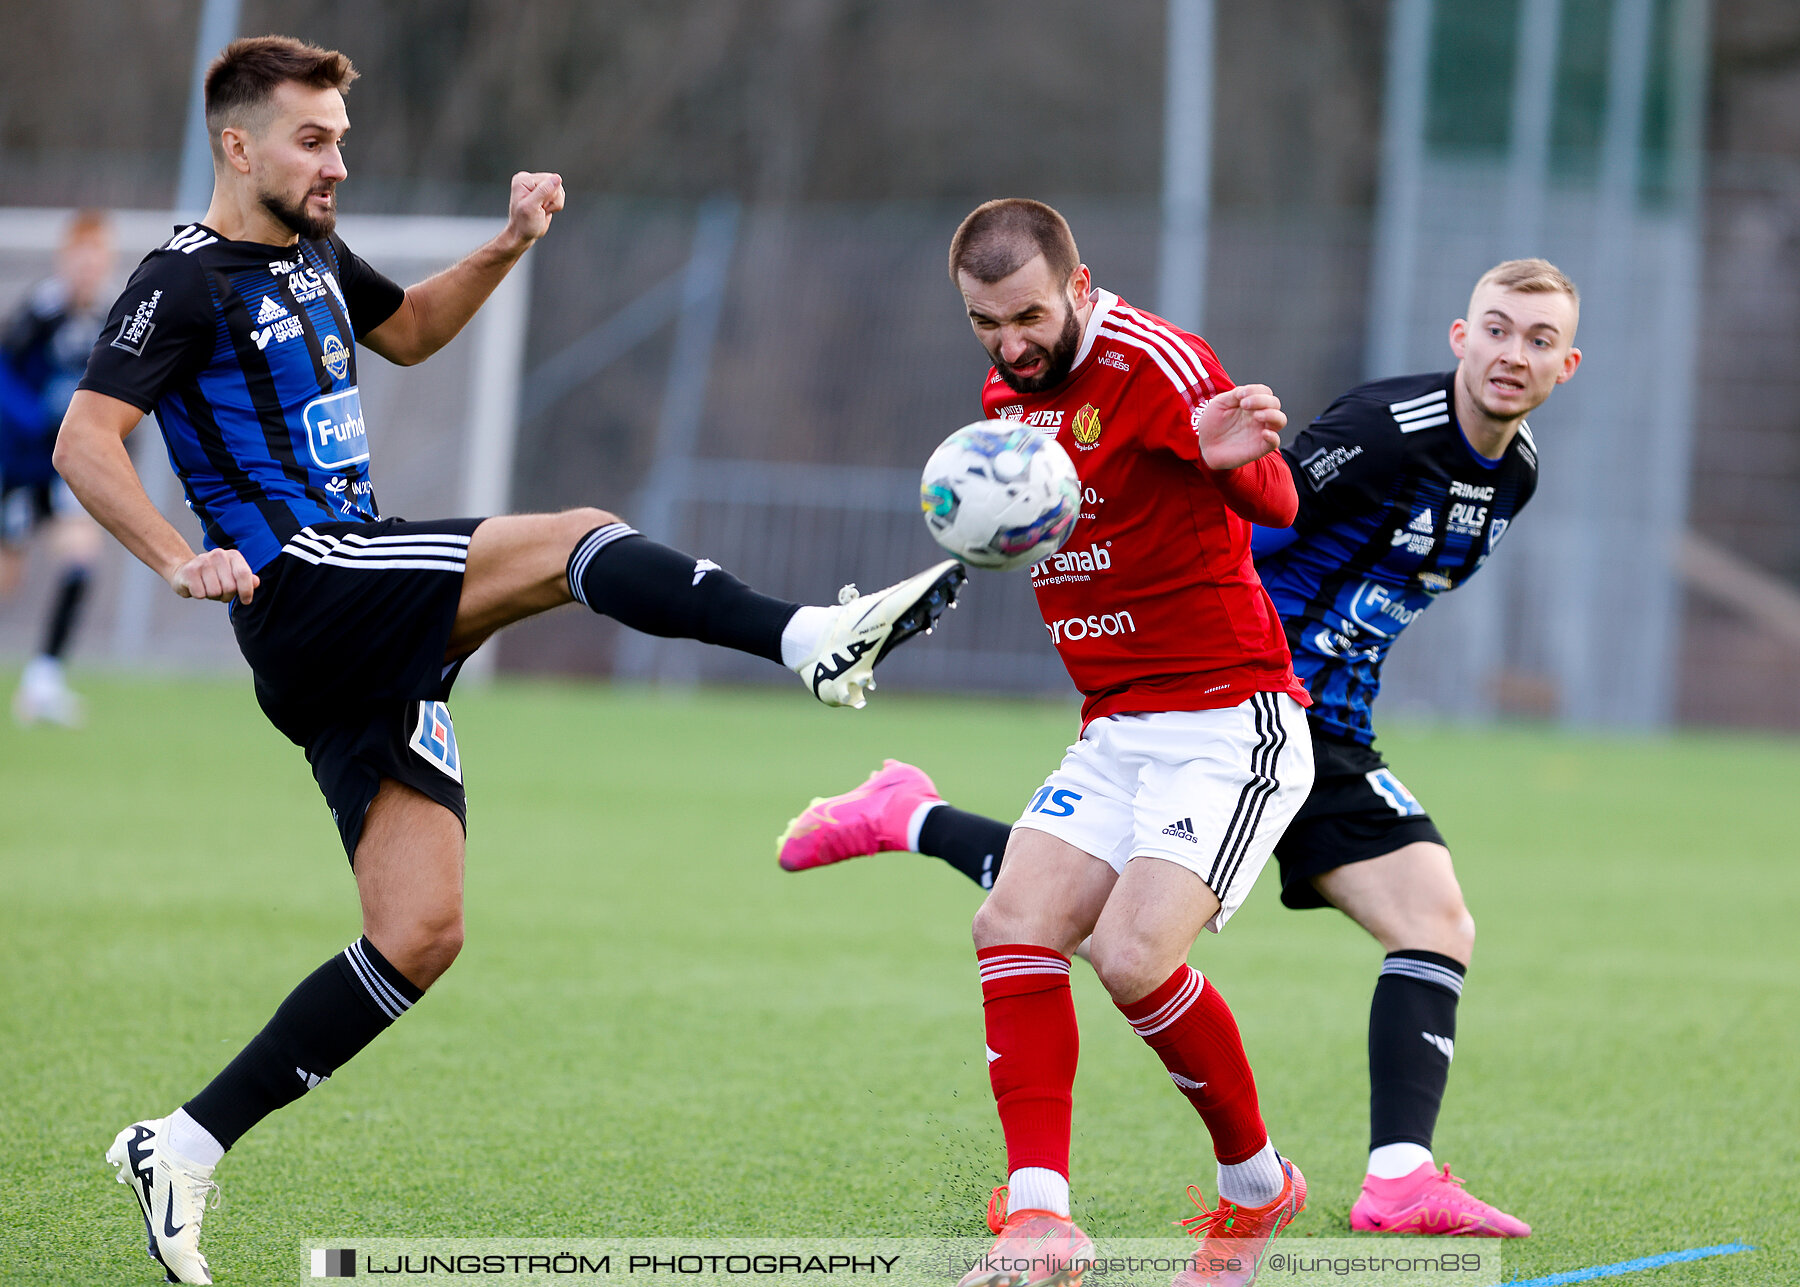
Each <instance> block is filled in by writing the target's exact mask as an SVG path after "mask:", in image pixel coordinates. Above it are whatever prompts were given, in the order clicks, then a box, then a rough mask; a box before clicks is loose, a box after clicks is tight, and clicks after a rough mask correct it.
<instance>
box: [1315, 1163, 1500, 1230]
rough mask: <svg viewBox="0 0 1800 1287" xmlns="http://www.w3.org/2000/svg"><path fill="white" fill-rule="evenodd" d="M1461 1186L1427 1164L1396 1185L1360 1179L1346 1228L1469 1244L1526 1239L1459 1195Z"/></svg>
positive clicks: (1496, 1214) (1493, 1212) (1493, 1210)
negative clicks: (1451, 1237)
mask: <svg viewBox="0 0 1800 1287" xmlns="http://www.w3.org/2000/svg"><path fill="white" fill-rule="evenodd" d="M1462 1184H1463V1182H1462V1181H1461V1180H1459V1179H1457V1178H1456V1177H1455V1176H1454V1175H1452V1174H1450V1168H1449V1167H1448V1166H1446V1167H1445V1168H1444V1169H1443V1170H1442V1171H1438V1170H1435V1169H1433V1164H1432V1163H1430V1162H1421V1163H1419V1168H1418V1169H1417V1170H1416V1171H1413V1172H1411V1173H1410V1174H1407V1175H1403V1176H1401V1177H1400V1178H1399V1179H1397V1180H1378V1179H1376V1178H1375V1177H1374V1176H1372V1175H1365V1176H1364V1177H1363V1185H1362V1196H1361V1197H1359V1198H1357V1199H1356V1205H1355V1206H1353V1207H1351V1208H1350V1227H1351V1228H1352V1229H1356V1230H1358V1231H1360V1232H1363V1233H1425V1234H1439V1235H1446V1234H1454V1235H1460V1236H1462V1237H1475V1238H1528V1237H1530V1236H1531V1226H1530V1225H1528V1224H1526V1223H1525V1222H1524V1221H1523V1220H1520V1219H1519V1218H1517V1217H1516V1216H1509V1215H1507V1214H1506V1212H1504V1211H1502V1210H1500V1208H1499V1207H1494V1206H1489V1205H1488V1204H1487V1203H1485V1202H1483V1201H1482V1200H1481V1199H1480V1198H1476V1197H1471V1196H1470V1195H1469V1194H1467V1193H1465V1192H1464V1191H1463V1186H1462Z"/></svg>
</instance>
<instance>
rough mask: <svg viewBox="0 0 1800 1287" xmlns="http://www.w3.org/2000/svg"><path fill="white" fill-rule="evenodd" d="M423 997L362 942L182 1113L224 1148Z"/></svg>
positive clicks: (310, 979) (293, 999) (330, 964)
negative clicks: (203, 1128)
mask: <svg viewBox="0 0 1800 1287" xmlns="http://www.w3.org/2000/svg"><path fill="white" fill-rule="evenodd" d="M423 995H424V994H423V993H422V992H420V991H419V989H418V988H416V987H414V986H413V985H412V984H411V983H409V982H408V981H407V979H406V976H405V975H403V974H401V973H400V971H398V970H396V969H395V968H394V967H393V966H391V965H389V964H388V963H387V961H386V960H385V959H384V958H383V957H382V955H381V953H380V952H378V951H376V950H375V945H374V944H373V943H371V942H369V940H368V939H366V938H359V939H357V940H356V942H354V943H352V944H351V945H350V946H349V947H347V948H345V949H344V950H343V951H342V952H340V953H338V955H336V956H334V957H332V958H331V959H330V960H329V961H327V962H325V964H323V965H321V966H320V967H319V968H318V969H316V970H314V971H313V972H312V973H311V974H310V975H308V976H307V978H306V979H305V981H304V982H302V983H301V984H300V986H299V987H297V988H295V989H294V990H293V991H292V992H290V993H288V996H287V1000H285V1001H283V1002H282V1003H281V1005H280V1006H279V1007H278V1008H277V1009H276V1011H275V1017H274V1018H272V1019H270V1020H269V1022H268V1026H267V1027H265V1028H264V1029H263V1030H262V1031H261V1032H259V1033H257V1034H256V1036H255V1037H253V1038H251V1040H250V1044H249V1045H247V1046H245V1047H244V1049H243V1050H242V1051H241V1052H239V1054H238V1057H237V1058H236V1059H233V1060H232V1061H231V1062H230V1063H229V1064H227V1065H226V1066H225V1070H224V1071H223V1072H221V1073H220V1074H219V1075H218V1076H217V1077H214V1078H213V1079H212V1081H211V1082H210V1083H209V1084H208V1085H207V1087H206V1089H205V1090H203V1091H201V1092H200V1093H199V1094H198V1095H195V1096H194V1097H193V1098H192V1099H190V1100H189V1101H188V1102H187V1103H186V1104H185V1105H183V1107H185V1108H186V1109H187V1111H188V1115H189V1116H190V1117H192V1118H193V1119H194V1120H195V1121H196V1122H198V1123H199V1124H200V1125H201V1126H203V1127H205V1128H206V1129H207V1130H208V1131H209V1132H211V1133H212V1136H213V1138H215V1139H217V1140H218V1141H219V1143H220V1144H221V1145H223V1146H224V1147H225V1148H230V1147H231V1146H232V1145H233V1144H235V1143H237V1142H238V1139H239V1138H240V1137H241V1136H242V1135H243V1134H244V1132H245V1131H247V1130H249V1129H250V1128H251V1127H252V1126H254V1125H256V1124H257V1123H258V1122H260V1121H261V1120H262V1119H263V1118H265V1117H267V1116H268V1115H269V1114H270V1113H272V1112H274V1111H275V1110H276V1109H278V1108H283V1107H285V1106H286V1105H288V1104H291V1103H293V1102H294V1101H295V1100H296V1099H299V1098H300V1096H302V1095H304V1094H305V1093H306V1092H307V1091H309V1090H311V1089H312V1088H313V1087H314V1086H317V1085H318V1084H319V1083H320V1082H322V1081H324V1080H325V1079H326V1078H327V1077H329V1076H331V1074H332V1073H334V1072H336V1071H337V1070H338V1069H339V1068H342V1067H343V1066H344V1065H345V1064H346V1063H348V1062H350V1060H351V1058H352V1057H353V1056H355V1054H356V1053H357V1052H358V1051H360V1050H361V1049H362V1048H363V1047H364V1046H366V1045H368V1044H369V1043H370V1042H371V1041H373V1040H375V1038H376V1037H379V1036H380V1035H381V1034H382V1033H383V1032H385V1031H386V1030H387V1028H388V1025H390V1024H391V1023H393V1022H394V1020H396V1019H398V1018H399V1017H400V1016H401V1015H403V1014H405V1013H406V1012H407V1010H408V1009H410V1008H411V1007H412V1004H413V1003H414V1002H415V1001H417V1000H418V999H419V998H420V997H421V996H423Z"/></svg>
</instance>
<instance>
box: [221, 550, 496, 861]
mask: <svg viewBox="0 0 1800 1287" xmlns="http://www.w3.org/2000/svg"><path fill="white" fill-rule="evenodd" d="M481 522H482V520H481V519H478V518H452V519H439V520H435V521H428V522H420V523H409V522H407V521H406V520H405V519H398V518H389V519H382V520H380V521H378V522H373V523H315V524H314V525H313V526H311V527H308V528H305V529H304V530H302V531H301V532H299V533H297V534H296V535H295V536H294V537H292V538H291V539H290V540H289V541H288V542H287V544H286V545H284V546H283V547H282V551H281V554H280V555H278V556H277V557H276V558H275V559H274V560H273V561H272V562H270V563H269V564H267V565H266V566H265V567H264V568H263V569H262V570H261V572H259V573H258V576H259V577H260V578H261V583H260V584H259V585H258V586H257V589H256V593H255V595H254V597H253V598H252V599H251V601H250V602H249V603H248V604H242V603H236V602H234V603H233V604H232V609H231V624H232V628H233V629H234V630H235V631H236V632H237V641H238V649H239V650H240V651H241V652H242V653H243V654H244V659H245V660H246V661H248V662H249V663H250V669H251V670H252V671H253V672H254V674H255V676H256V700H257V702H258V704H259V705H261V707H262V709H263V713H264V714H265V715H267V716H268V717H269V722H270V723H272V724H274V725H275V727H276V728H278V729H280V730H281V731H282V732H283V733H284V734H286V735H287V737H288V739H289V740H290V741H292V742H293V743H294V744H295V745H297V746H300V747H302V748H304V749H305V751H306V759H307V762H308V763H309V764H311V765H312V771H313V778H314V779H315V780H316V781H317V782H318V784H319V790H320V791H322V792H323V793H324V795H325V802H326V804H328V805H329V806H330V807H331V816H332V819H333V821H335V822H336V823H337V827H338V834H339V835H340V836H341V837H342V839H343V842H344V853H345V855H346V856H348V857H349V858H350V860H351V862H352V864H354V863H355V861H356V846H357V842H358V841H359V840H360V839H361V838H362V825H363V815H364V814H365V813H367V812H368V808H369V804H370V802H372V801H373V800H374V799H375V793H376V791H377V790H378V789H379V788H380V786H381V780H382V779H383V778H393V779H394V780H395V781H398V782H401V783H403V784H404V785H406V786H409V787H412V788H413V789H414V790H417V791H420V792H422V793H423V794H425V795H426V796H428V797H430V798H431V799H433V800H435V801H437V802H438V803H439V804H441V805H443V806H444V807H445V808H446V809H449V810H450V811H451V812H452V813H454V814H455V815H456V817H457V821H459V822H463V823H465V825H466V822H467V817H468V810H467V805H466V802H465V800H464V795H463V780H462V758H461V756H460V755H459V753H458V750H457V745H456V730H455V728H454V726H453V725H452V724H451V722H450V712H449V710H448V708H446V707H445V705H444V702H445V699H447V698H448V697H449V695H450V687H451V685H452V684H453V683H455V682H456V672H457V670H458V669H459V668H460V667H461V665H462V660H463V659H462V658H458V659H456V660H455V661H454V662H451V663H446V662H445V660H444V650H445V648H446V647H447V646H448V645H449V641H450V631H451V627H452V626H453V625H454V624H455V621H456V608H457V603H458V602H459V600H460V599H461V597H462V582H463V567H464V564H465V562H466V560H467V557H468V548H469V537H470V536H471V535H472V534H473V533H474V531H475V529H476V528H477V527H478V526H480V524H481Z"/></svg>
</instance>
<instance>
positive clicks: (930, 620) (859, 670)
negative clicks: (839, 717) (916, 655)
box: [794, 559, 969, 709]
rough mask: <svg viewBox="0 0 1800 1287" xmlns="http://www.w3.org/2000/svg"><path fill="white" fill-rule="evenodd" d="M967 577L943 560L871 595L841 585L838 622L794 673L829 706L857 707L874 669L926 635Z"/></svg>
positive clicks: (872, 683)
mask: <svg viewBox="0 0 1800 1287" xmlns="http://www.w3.org/2000/svg"><path fill="white" fill-rule="evenodd" d="M968 575H969V574H968V572H967V570H966V569H964V567H963V565H962V564H961V563H958V562H957V561H956V560H955V559H945V560H944V561H943V562H942V563H939V564H937V565H935V566H933V567H929V568H926V569H925V570H924V571H923V572H921V573H919V574H918V575H917V576H910V577H908V578H906V580H904V581H901V582H899V583H897V584H895V585H890V586H889V587H888V588H887V589H885V590H877V591H875V592H874V593H873V594H860V595H859V594H858V593H857V592H856V587H855V586H854V585H847V586H845V587H844V588H843V591H842V592H841V593H840V594H839V595H838V605H839V606H838V609H837V617H836V619H835V620H833V621H832V623H831V626H830V627H829V628H828V629H827V630H826V631H825V634H824V636H823V637H822V638H821V640H820V641H819V646H818V648H817V649H816V650H815V651H813V652H812V653H811V654H810V655H809V656H807V657H806V659H805V660H803V661H801V662H800V664H799V665H797V666H795V667H794V673H796V674H797V675H799V676H800V680H801V682H802V683H804V684H805V685H806V686H807V687H808V688H810V689H812V692H813V696H814V697H817V698H818V699H819V700H820V701H822V702H824V703H825V704H826V705H827V706H854V707H856V708H858V709H861V707H862V706H863V704H864V701H865V700H866V699H865V697H864V694H865V693H866V692H867V691H868V690H871V689H873V688H874V687H875V678H874V671H875V667H876V666H877V665H879V664H880V663H881V661H882V660H883V659H884V658H885V657H886V656H887V655H888V654H889V653H890V652H892V651H893V650H894V649H895V648H897V647H899V646H900V645H901V644H903V643H905V642H906V641H907V640H908V639H910V638H912V637H913V636H914V635H916V634H918V633H919V632H920V631H921V630H923V631H925V632H926V633H928V634H929V633H930V632H931V630H932V628H933V626H934V625H935V623H936V622H937V619H938V618H939V617H940V616H942V615H943V613H944V609H945V608H953V607H955V606H956V592H957V590H958V589H960V588H961V586H962V583H963V582H964V581H965V580H967V579H968Z"/></svg>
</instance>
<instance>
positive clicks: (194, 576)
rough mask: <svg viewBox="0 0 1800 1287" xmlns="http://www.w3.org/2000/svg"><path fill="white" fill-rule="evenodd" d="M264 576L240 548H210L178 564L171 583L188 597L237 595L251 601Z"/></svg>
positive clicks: (176, 590)
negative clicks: (252, 568)
mask: <svg viewBox="0 0 1800 1287" xmlns="http://www.w3.org/2000/svg"><path fill="white" fill-rule="evenodd" d="M261 580H262V579H261V578H260V577H258V576H257V575H256V573H254V572H252V571H251V570H250V565H249V564H248V563H246V562H245V561H244V556H243V555H242V554H239V553H238V552H237V551H236V550H208V551H206V553H204V554H196V555H195V556H194V557H193V558H191V559H189V560H188V561H187V562H186V563H183V564H182V565H181V566H180V567H178V568H176V569H175V575H174V576H172V577H170V578H169V586H170V588H171V589H173V590H174V591H175V593H176V594H179V595H180V596H181V597H182V598H184V599H218V600H220V601H224V600H227V599H231V598H237V599H239V600H241V601H242V602H244V603H248V602H250V596H251V595H252V594H254V593H255V592H256V587H257V586H258V585H259V584H261Z"/></svg>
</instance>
